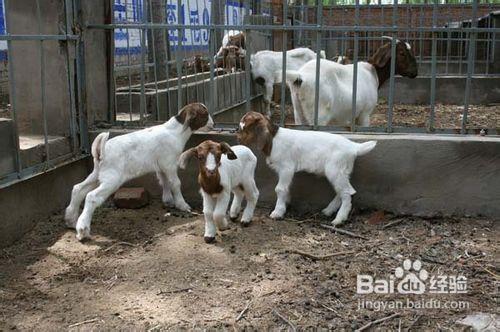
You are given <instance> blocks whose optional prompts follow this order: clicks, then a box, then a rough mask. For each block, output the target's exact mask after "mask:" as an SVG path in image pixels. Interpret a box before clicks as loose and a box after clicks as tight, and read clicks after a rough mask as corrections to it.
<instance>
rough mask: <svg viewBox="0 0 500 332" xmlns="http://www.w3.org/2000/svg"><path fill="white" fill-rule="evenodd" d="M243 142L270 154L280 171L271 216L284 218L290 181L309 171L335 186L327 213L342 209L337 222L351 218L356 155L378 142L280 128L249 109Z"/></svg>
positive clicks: (241, 136)
mask: <svg viewBox="0 0 500 332" xmlns="http://www.w3.org/2000/svg"><path fill="white" fill-rule="evenodd" d="M238 140H239V142H240V143H242V144H245V145H249V146H255V147H256V148H258V149H259V150H261V151H262V152H263V153H264V155H266V162H267V165H268V166H269V167H271V168H272V169H273V170H274V171H276V172H277V173H278V177H279V180H278V184H277V186H276V195H277V196H278V200H277V201H276V207H275V208H274V210H273V212H271V218H274V219H280V218H282V217H283V216H284V214H285V212H286V204H287V203H288V202H289V200H290V184H291V183H292V179H293V176H294V174H295V173H296V172H300V171H305V172H308V173H313V174H317V175H324V176H326V178H327V179H328V181H329V182H330V183H331V184H332V186H333V188H334V189H335V192H336V196H335V198H334V199H333V200H332V201H331V203H330V204H328V206H327V207H326V208H325V209H323V213H324V214H325V215H327V216H331V215H332V214H333V213H334V212H335V211H337V210H338V212H337V215H336V216H335V219H334V220H333V221H332V223H333V224H334V225H338V224H340V223H342V222H344V221H345V220H347V218H348V217H349V212H350V211H351V196H352V195H353V194H355V193H356V190H354V188H353V187H352V186H351V183H350V182H349V177H350V176H351V173H352V169H353V166H354V161H355V160H356V157H358V156H362V155H364V154H367V153H368V152H370V151H371V150H372V149H373V148H374V147H375V145H376V142H375V141H368V142H365V143H361V144H359V143H355V142H352V141H350V140H348V139H347V138H345V137H342V136H340V135H335V134H330V133H325V132H319V131H306V130H294V129H288V128H280V127H278V126H277V125H275V124H273V123H272V122H271V120H270V119H269V118H268V117H266V116H264V115H262V114H260V113H257V112H248V113H247V114H245V115H244V116H243V118H242V119H241V122H240V130H239V132H238Z"/></svg>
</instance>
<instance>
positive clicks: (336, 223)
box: [332, 220, 343, 226]
mask: <svg viewBox="0 0 500 332" xmlns="http://www.w3.org/2000/svg"><path fill="white" fill-rule="evenodd" d="M342 222H343V221H342V220H334V221H332V226H338V225H341V224H342Z"/></svg>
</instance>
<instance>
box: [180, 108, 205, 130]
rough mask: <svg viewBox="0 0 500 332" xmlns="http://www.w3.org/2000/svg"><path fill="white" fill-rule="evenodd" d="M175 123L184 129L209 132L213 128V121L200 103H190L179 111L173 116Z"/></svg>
mask: <svg viewBox="0 0 500 332" xmlns="http://www.w3.org/2000/svg"><path fill="white" fill-rule="evenodd" d="M175 118H176V119H177V121H178V122H179V123H181V124H183V125H184V129H187V128H189V129H191V130H192V131H195V130H204V131H206V130H210V129H212V128H213V126H214V120H213V119H212V117H211V116H210V114H208V108H207V107H206V106H205V105H204V104H202V103H191V104H188V105H186V106H184V107H183V108H181V110H180V111H179V113H178V114H177V115H176V116H175Z"/></svg>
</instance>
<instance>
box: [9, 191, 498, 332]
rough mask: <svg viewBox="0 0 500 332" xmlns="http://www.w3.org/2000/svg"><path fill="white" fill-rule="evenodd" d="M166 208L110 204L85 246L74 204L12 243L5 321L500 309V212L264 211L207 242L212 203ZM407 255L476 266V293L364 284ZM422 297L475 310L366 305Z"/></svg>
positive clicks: (178, 322) (285, 325) (293, 319)
mask: <svg viewBox="0 0 500 332" xmlns="http://www.w3.org/2000/svg"><path fill="white" fill-rule="evenodd" d="M199 208H200V207H198V208H197V209H195V210H196V211H198V213H200V212H199V211H200V210H199ZM166 211H167V210H166V209H165V208H164V207H162V205H161V203H160V202H159V201H156V200H155V201H153V202H152V204H150V205H149V206H147V207H145V208H142V209H139V210H119V209H116V208H114V207H113V206H111V205H109V204H108V205H106V206H104V207H101V208H100V209H98V211H97V212H96V214H95V216H94V220H93V225H92V234H93V239H92V240H91V241H89V242H85V243H79V242H78V241H77V240H76V239H75V234H74V231H72V230H68V229H66V228H65V227H64V222H63V219H62V214H56V215H53V216H52V217H51V218H49V219H47V220H40V221H38V222H37V223H36V225H35V227H34V229H33V230H32V231H30V232H29V233H28V234H26V236H25V237H24V238H23V239H22V240H20V241H19V242H18V243H17V244H15V245H13V246H11V247H8V248H5V249H3V250H0V330H16V329H19V330H42V331H53V330H61V329H70V330H110V329H125V330H148V331H153V330H165V329H170V330H178V329H180V328H182V329H188V330H191V329H205V328H217V329H225V330H227V329H231V330H232V329H238V330H239V329H243V328H246V329H248V330H260V329H264V328H275V329H280V330H284V329H292V326H293V328H301V329H303V328H305V327H308V326H309V327H311V326H314V327H325V328H336V329H340V330H351V329H356V328H361V327H362V326H363V325H365V324H367V323H369V322H371V321H374V320H376V319H380V318H384V317H387V316H390V315H393V314H396V315H397V316H393V317H392V318H390V319H388V320H386V321H384V322H382V323H379V324H377V325H375V328H376V329H377V330H397V329H398V328H401V329H408V328H411V329H412V330H431V329H432V330H435V329H440V330H449V329H453V330H455V329H459V327H458V326H457V325H455V321H456V320H457V319H460V318H463V317H464V316H466V315H467V314H469V313H474V312H485V313H495V312H496V313H498V301H499V293H498V291H499V287H498V285H499V274H500V266H499V262H498V257H499V241H500V231H499V227H498V222H497V223H495V222H494V221H492V220H484V219H473V218H469V219H460V220H457V219H448V218H445V219H421V218H413V217H403V218H399V217H395V216H392V215H390V214H385V215H384V214H383V212H373V211H372V212H370V211H365V212H359V211H358V212H355V213H353V215H352V216H351V219H350V221H349V222H348V223H347V224H346V225H344V226H343V227H342V228H343V229H345V230H349V231H351V232H353V233H355V234H357V235H360V236H362V237H364V239H361V238H356V237H352V236H349V235H344V234H338V233H332V232H331V231H330V230H328V229H324V228H322V227H321V226H320V224H321V223H328V220H326V219H322V218H321V217H319V216H317V215H312V216H300V217H299V216H292V217H293V218H288V219H286V220H282V221H272V220H270V219H269V218H267V215H268V213H269V211H268V210H264V209H262V210H259V211H257V213H256V217H255V220H254V222H253V223H252V224H251V225H250V227H245V228H242V227H241V225H240V224H238V223H234V224H232V225H231V228H230V229H229V230H227V231H224V232H221V233H220V234H219V235H218V236H217V242H216V243H215V244H205V243H204V241H203V221H202V220H203V216H202V215H201V214H198V215H194V216H188V217H182V216H170V217H166V218H163V215H164V213H165V212H166ZM394 222H396V223H397V224H395V225H392V226H389V227H387V225H388V224H389V223H394ZM384 227H385V228H384ZM330 254H337V256H334V257H328V255H330ZM308 255H313V256H314V257H308ZM404 259H411V260H415V259H420V260H421V261H422V269H425V270H426V271H427V272H428V274H429V275H464V276H465V277H466V278H467V285H468V288H467V293H466V294H447V295H435V294H434V295H433V294H427V293H426V294H423V295H408V296H405V295H400V294H389V295H373V294H369V295H360V294H357V293H356V278H357V277H356V276H357V275H358V274H369V275H372V276H375V277H376V278H389V276H390V275H391V274H393V272H394V271H395V269H396V268H397V267H401V266H402V264H403V260H404ZM408 297H410V298H411V299H414V300H418V299H420V298H425V299H429V298H431V297H432V298H434V299H439V300H442V301H446V300H451V301H463V302H467V303H468V306H469V308H465V309H412V308H400V309H399V308H398V309H386V310H376V308H371V309H363V308H361V309H359V308H358V306H359V305H360V301H362V300H363V301H364V300H371V301H375V300H397V299H402V300H404V299H407V298H408ZM245 308H246V310H245ZM242 312H243V314H241V313H242ZM238 316H241V318H240V319H239V320H237V318H238Z"/></svg>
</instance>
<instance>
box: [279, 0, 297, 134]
mask: <svg viewBox="0 0 500 332" xmlns="http://www.w3.org/2000/svg"><path fill="white" fill-rule="evenodd" d="M287 21H288V1H283V26H284V27H286V26H287V25H288V24H287ZM282 42H283V44H282V51H283V52H282V57H283V58H282V59H281V60H282V62H281V66H282V68H283V70H282V72H281V103H280V108H281V110H280V111H281V113H280V126H281V127H284V126H285V120H286V109H285V98H286V60H287V59H286V53H287V49H288V33H287V32H286V31H283V35H282ZM290 92H291V91H290ZM292 98H293V96H292ZM295 121H297V119H295Z"/></svg>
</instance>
